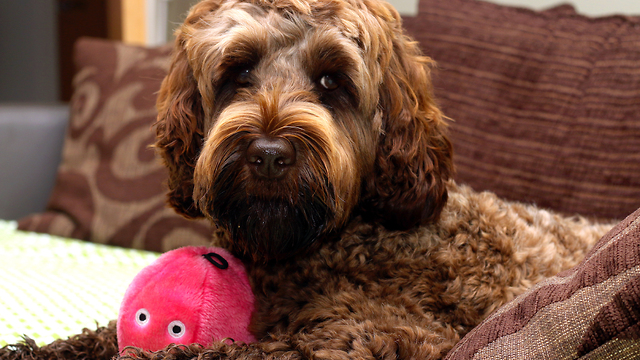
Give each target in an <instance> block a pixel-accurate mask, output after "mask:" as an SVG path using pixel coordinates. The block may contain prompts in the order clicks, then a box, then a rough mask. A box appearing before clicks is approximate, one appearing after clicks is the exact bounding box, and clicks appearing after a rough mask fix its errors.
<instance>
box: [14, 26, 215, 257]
mask: <svg viewBox="0 0 640 360" xmlns="http://www.w3.org/2000/svg"><path fill="white" fill-rule="evenodd" d="M169 52H170V48H169V47H160V48H151V49H150V48H142V47H135V46H127V45H123V44H121V43H117V42H112V41H107V40H98V39H81V40H79V41H78V43H77V44H76V48H75V63H76V69H77V73H76V75H75V78H74V94H73V97H72V100H71V119H70V123H69V127H68V130H67V135H66V138H65V143H64V149H63V154H62V162H61V164H60V167H59V169H58V174H57V179H56V185H55V187H54V190H53V193H52V195H51V197H50V199H49V203H48V205H47V208H46V211H45V212H43V213H40V214H35V215H32V216H29V217H26V218H23V219H21V220H20V221H19V228H20V229H21V230H31V231H37V232H44V233H49V234H53V235H59V236H65V237H73V238H77V239H84V240H88V241H92V242H96V243H103V244H111V245H118V246H123V247H131V248H138V249H147V250H153V251H166V250H170V249H173V248H176V247H180V246H184V245H206V244H208V243H209V237H210V234H211V230H210V227H209V225H208V224H206V223H204V222H200V221H188V220H186V219H184V218H182V217H181V216H179V215H177V214H176V213H175V212H174V211H173V210H172V209H170V208H168V207H167V206H166V205H165V184H164V182H165V180H166V178H167V173H166V171H165V169H164V167H163V166H162V164H161V163H160V161H159V159H158V158H157V157H156V155H155V153H154V151H153V149H151V148H150V145H151V144H152V143H153V141H154V136H155V135H154V132H153V130H152V124H153V123H154V121H155V117H156V110H155V100H156V92H157V91H158V89H159V87H160V83H161V81H162V79H163V78H164V76H165V74H166V73H167V71H168V66H169Z"/></svg>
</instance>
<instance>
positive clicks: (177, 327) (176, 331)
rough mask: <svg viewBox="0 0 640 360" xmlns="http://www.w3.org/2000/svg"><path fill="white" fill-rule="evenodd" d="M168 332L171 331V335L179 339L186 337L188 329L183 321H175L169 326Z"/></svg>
mask: <svg viewBox="0 0 640 360" xmlns="http://www.w3.org/2000/svg"><path fill="white" fill-rule="evenodd" d="M167 330H169V335H171V336H173V337H174V338H176V339H177V338H180V337H182V335H184V332H185V331H186V330H187V328H186V327H185V326H184V324H183V323H182V321H180V320H174V321H172V322H171V323H170V324H169V326H168V327H167Z"/></svg>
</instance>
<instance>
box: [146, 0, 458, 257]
mask: <svg viewBox="0 0 640 360" xmlns="http://www.w3.org/2000/svg"><path fill="white" fill-rule="evenodd" d="M176 35H177V39H176V44H175V50H174V55H173V61H172V64H171V69H170V71H169V74H168V76H167V77H166V78H165V80H164V82H163V83H162V87H161V89H160V93H159V97H158V112H159V114H158V122H157V124H156V131H157V142H156V146H157V148H158V149H159V152H160V154H161V156H162V158H163V160H164V162H165V164H166V166H167V168H168V169H169V173H170V177H169V184H168V185H169V191H170V192H169V203H170V204H171V205H172V206H173V207H174V208H175V209H176V210H177V211H178V212H180V213H182V214H183V215H185V216H187V217H191V218H196V217H202V216H205V217H207V218H210V219H211V220H213V221H214V223H215V224H216V225H218V226H220V227H222V228H224V229H225V230H227V231H228V232H229V233H230V235H231V242H232V243H231V244H230V246H231V247H232V250H233V251H234V252H235V253H236V254H238V255H240V256H250V257H253V258H254V259H258V258H262V259H279V258H285V257H288V256H291V255H293V254H295V253H297V252H298V251H300V250H303V249H306V248H309V246H310V245H311V244H313V243H314V242H316V241H317V240H318V239H321V238H322V237H323V236H324V235H327V234H330V233H334V232H336V231H338V230H339V229H340V228H341V227H343V226H344V225H345V223H346V222H347V221H348V219H349V218H350V217H352V216H353V214H356V213H357V214H360V215H362V216H363V217H364V218H365V219H367V221H380V222H381V223H382V224H384V225H385V226H386V227H388V228H392V229H407V228H410V227H413V226H416V225H418V224H424V223H427V222H430V221H434V220H435V219H437V217H438V215H439V214H440V211H441V209H442V207H443V205H444V204H445V202H446V198H447V192H446V186H445V183H446V181H447V179H448V178H449V177H450V175H451V173H452V162H451V144H450V142H449V140H448V139H447V137H446V134H445V128H446V124H445V121H444V120H443V117H442V115H441V113H440V111H439V110H438V108H437V107H436V105H435V103H434V100H433V97H432V93H431V83H430V76H429V71H430V66H431V61H430V60H429V59H428V58H426V57H424V56H422V55H421V53H420V51H419V49H418V46H417V44H416V43H415V42H413V41H411V40H410V39H408V38H407V37H406V36H405V35H404V34H403V31H402V29H401V20H400V17H399V15H398V14H397V12H396V11H395V10H394V9H393V8H392V7H391V6H389V5H387V4H386V3H383V2H378V1H374V0H224V1H223V0H205V1H203V2H201V3H199V4H197V5H195V6H194V7H193V8H192V9H191V11H190V13H189V15H188V17H187V19H186V21H185V23H184V24H183V26H182V27H181V28H180V29H179V30H178V31H177V33H176Z"/></svg>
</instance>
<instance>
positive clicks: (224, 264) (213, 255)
mask: <svg viewBox="0 0 640 360" xmlns="http://www.w3.org/2000/svg"><path fill="white" fill-rule="evenodd" d="M202 256H203V257H204V258H205V259H207V261H208V262H210V263H212V264H213V266H215V267H217V268H218V269H222V270H224V269H226V268H228V267H229V263H228V262H227V260H225V259H224V258H223V257H222V256H221V255H218V254H216V253H214V252H210V253H208V254H204V255H202ZM214 258H215V259H214ZM216 259H217V260H219V261H220V262H218V261H216Z"/></svg>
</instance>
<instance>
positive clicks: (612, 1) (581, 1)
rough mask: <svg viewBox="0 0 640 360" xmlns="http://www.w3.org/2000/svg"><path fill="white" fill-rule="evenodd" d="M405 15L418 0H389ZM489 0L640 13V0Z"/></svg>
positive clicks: (581, 10) (603, 12)
mask: <svg viewBox="0 0 640 360" xmlns="http://www.w3.org/2000/svg"><path fill="white" fill-rule="evenodd" d="M387 1H388V2H389V3H390V4H391V5H393V6H395V7H396V9H398V12H400V13H401V14H403V15H415V14H416V13H417V11H418V0H387ZM485 1H488V2H492V3H496V4H504V5H512V6H521V7H527V8H530V9H534V10H543V9H547V8H550V7H553V6H556V5H560V4H567V3H569V4H572V5H573V6H574V7H575V8H576V10H577V11H578V12H579V13H581V14H584V15H589V16H603V15H612V14H626V15H640V0H485Z"/></svg>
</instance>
